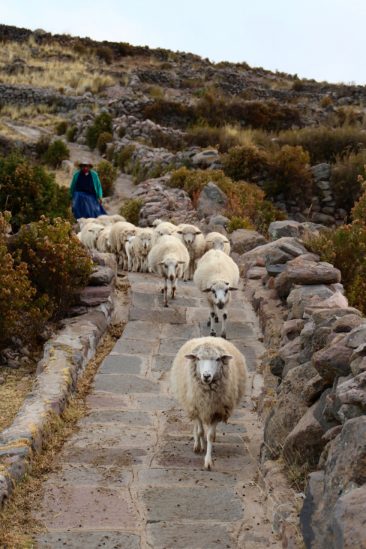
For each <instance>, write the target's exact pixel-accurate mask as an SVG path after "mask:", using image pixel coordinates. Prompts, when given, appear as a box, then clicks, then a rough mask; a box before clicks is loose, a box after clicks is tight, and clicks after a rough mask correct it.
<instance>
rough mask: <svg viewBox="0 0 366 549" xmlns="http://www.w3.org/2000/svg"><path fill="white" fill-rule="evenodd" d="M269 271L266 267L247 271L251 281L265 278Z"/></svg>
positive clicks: (252, 268)
mask: <svg viewBox="0 0 366 549" xmlns="http://www.w3.org/2000/svg"><path fill="white" fill-rule="evenodd" d="M266 274H267V271H266V269H265V268H264V267H251V268H250V269H249V270H248V271H247V275H246V276H247V278H249V279H250V280H260V279H261V278H263V277H264V276H266Z"/></svg>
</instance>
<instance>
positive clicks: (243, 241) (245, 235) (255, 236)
mask: <svg viewBox="0 0 366 549" xmlns="http://www.w3.org/2000/svg"><path fill="white" fill-rule="evenodd" d="M266 242H267V241H266V239H265V238H264V236H263V235H261V234H260V233H258V232H257V231H251V230H249V229H237V230H236V231H234V232H232V233H231V235H230V243H231V249H232V251H233V252H236V253H238V254H244V253H246V252H248V251H249V250H252V249H253V248H257V246H262V244H265V243H266Z"/></svg>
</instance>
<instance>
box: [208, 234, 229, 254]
mask: <svg viewBox="0 0 366 549" xmlns="http://www.w3.org/2000/svg"><path fill="white" fill-rule="evenodd" d="M230 249H231V248H230V242H229V241H228V239H227V238H226V236H224V235H223V234H221V233H216V232H212V233H208V234H207V235H206V252H208V251H209V250H221V251H222V252H224V253H225V254H226V255H230Z"/></svg>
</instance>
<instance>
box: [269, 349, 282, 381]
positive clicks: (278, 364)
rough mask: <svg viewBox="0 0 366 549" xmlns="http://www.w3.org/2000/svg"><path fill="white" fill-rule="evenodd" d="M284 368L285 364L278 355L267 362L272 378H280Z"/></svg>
mask: <svg viewBox="0 0 366 549" xmlns="http://www.w3.org/2000/svg"><path fill="white" fill-rule="evenodd" d="M284 366H285V362H284V360H283V359H282V358H281V356H280V355H279V354H276V355H274V356H273V357H271V359H270V361H269V367H270V370H271V373H272V374H273V375H274V376H276V377H282V372H283V368H284Z"/></svg>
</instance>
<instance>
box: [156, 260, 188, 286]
mask: <svg viewBox="0 0 366 549" xmlns="http://www.w3.org/2000/svg"><path fill="white" fill-rule="evenodd" d="M181 264H184V261H177V260H176V259H174V258H169V257H168V258H166V259H164V261H161V262H160V264H159V265H160V268H161V273H162V275H163V277H164V278H166V279H168V280H171V281H173V280H175V279H176V278H177V276H179V266H180V265H181Z"/></svg>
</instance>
